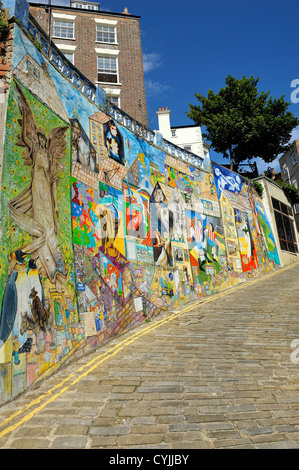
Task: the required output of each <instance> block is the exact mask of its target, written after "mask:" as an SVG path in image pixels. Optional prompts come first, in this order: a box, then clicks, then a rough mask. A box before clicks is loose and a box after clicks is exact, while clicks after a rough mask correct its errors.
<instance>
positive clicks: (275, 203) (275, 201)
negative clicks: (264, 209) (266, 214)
mask: <svg viewBox="0 0 299 470" xmlns="http://www.w3.org/2000/svg"><path fill="white" fill-rule="evenodd" d="M272 204H273V207H274V209H277V210H278V211H280V205H279V201H277V199H274V197H272Z"/></svg>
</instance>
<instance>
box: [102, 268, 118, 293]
mask: <svg viewBox="0 0 299 470" xmlns="http://www.w3.org/2000/svg"><path fill="white" fill-rule="evenodd" d="M118 279H119V271H118V269H116V268H115V267H114V266H113V265H112V264H108V267H107V275H106V276H105V278H104V280H105V282H106V283H107V285H108V286H109V287H110V289H111V290H112V292H118Z"/></svg>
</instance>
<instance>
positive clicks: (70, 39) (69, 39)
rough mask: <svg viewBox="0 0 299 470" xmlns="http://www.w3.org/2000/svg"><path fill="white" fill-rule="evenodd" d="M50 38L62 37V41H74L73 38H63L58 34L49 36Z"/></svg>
mask: <svg viewBox="0 0 299 470" xmlns="http://www.w3.org/2000/svg"><path fill="white" fill-rule="evenodd" d="M51 39H62V40H63V41H76V39H75V38H63V37H60V36H51Z"/></svg>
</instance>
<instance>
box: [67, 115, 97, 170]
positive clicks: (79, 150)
mask: <svg viewBox="0 0 299 470" xmlns="http://www.w3.org/2000/svg"><path fill="white" fill-rule="evenodd" d="M70 121H71V123H72V155H73V156H74V157H75V158H76V161H77V162H79V163H81V164H82V165H83V166H84V167H85V168H87V169H88V170H90V171H95V172H97V173H98V172H99V168H98V161H97V153H96V151H95V149H94V148H93V146H92V145H91V143H90V142H89V139H88V137H87V135H86V134H85V132H84V130H83V129H82V127H81V125H80V123H79V121H78V119H70Z"/></svg>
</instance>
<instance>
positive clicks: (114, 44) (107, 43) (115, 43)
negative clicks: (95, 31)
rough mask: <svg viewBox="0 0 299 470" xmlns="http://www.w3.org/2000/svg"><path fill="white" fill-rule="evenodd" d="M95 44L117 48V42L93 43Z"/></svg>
mask: <svg viewBox="0 0 299 470" xmlns="http://www.w3.org/2000/svg"><path fill="white" fill-rule="evenodd" d="M95 43H96V44H102V45H105V44H106V45H107V46H117V47H118V46H119V44H118V42H104V41H95Z"/></svg>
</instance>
